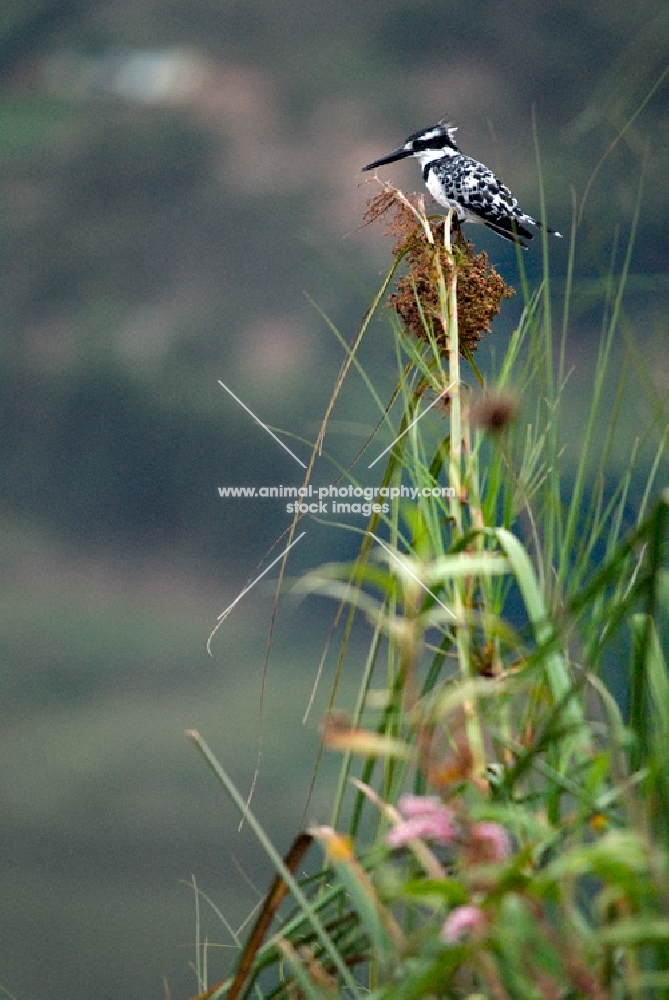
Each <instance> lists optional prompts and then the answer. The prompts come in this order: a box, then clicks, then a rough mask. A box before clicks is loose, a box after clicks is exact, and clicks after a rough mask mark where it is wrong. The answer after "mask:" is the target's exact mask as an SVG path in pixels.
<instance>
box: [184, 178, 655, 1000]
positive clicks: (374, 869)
mask: <svg viewBox="0 0 669 1000" xmlns="http://www.w3.org/2000/svg"><path fill="white" fill-rule="evenodd" d="M370 211H371V214H372V215H373V216H377V215H378V214H380V213H385V212H390V213H394V220H393V221H392V223H391V226H390V231H391V232H392V233H393V234H394V236H395V237H396V238H397V237H398V236H399V238H398V239H397V243H396V247H395V252H396V257H395V260H394V263H393V266H392V268H391V270H390V271H389V273H388V276H387V278H386V280H385V281H384V283H383V286H382V291H383V292H384V293H385V291H386V290H387V289H388V286H389V284H390V283H391V281H392V280H393V279H396V280H397V291H396V293H395V294H393V295H392V296H391V298H390V304H391V305H392V306H393V307H394V311H395V313H396V318H395V319H394V320H392V321H391V322H392V326H393V329H394V332H395V336H396V341H397V354H398V372H399V382H398V385H397V390H396V393H395V400H396V403H397V407H399V419H398V418H397V416H395V418H394V419H393V416H394V412H395V411H394V409H393V408H390V409H388V410H386V409H385V408H384V407H383V406H382V407H381V414H380V415H381V420H382V423H383V424H387V425H388V428H389V431H390V434H391V435H392V438H393V439H394V441H395V443H394V445H393V447H392V450H391V457H390V459H389V460H388V462H387V466H386V469H385V474H384V476H383V487H384V488H388V489H390V488H392V487H399V486H400V485H402V484H403V485H408V486H410V487H415V488H417V489H418V490H419V493H418V497H417V499H416V501H415V502H414V503H411V504H409V503H405V504H397V503H396V504H391V505H389V507H388V508H387V509H386V510H378V511H377V512H375V513H374V514H373V515H372V516H371V519H370V521H369V524H368V526H367V529H366V531H363V532H361V535H362V538H361V544H360V551H359V555H358V558H357V559H356V561H355V563H353V564H326V565H324V566H322V567H320V568H319V569H317V570H314V571H313V572H311V573H310V574H308V575H307V576H306V577H305V579H304V580H303V582H302V584H301V585H300V589H301V590H302V591H304V592H308V593H313V592H318V593H320V594H323V595H326V596H329V597H331V598H333V599H334V600H336V601H337V602H338V605H339V608H338V611H337V618H339V617H341V616H342V615H344V616H345V617H346V619H347V625H346V629H345V633H344V639H343V642H342V646H341V650H340V655H339V671H341V672H342V673H343V672H344V671H345V670H347V669H348V670H352V669H353V670H357V672H358V673H359V675H360V687H359V691H358V695H357V699H356V706H355V709H354V711H353V712H352V713H351V714H349V715H347V716H345V717H343V716H342V715H341V713H339V712H338V711H337V709H336V696H335V693H334V692H333V697H332V702H331V706H330V711H329V714H328V719H327V721H326V724H325V728H324V734H323V745H324V748H325V749H326V750H329V751H335V752H338V753H340V754H342V755H343V764H342V770H341V774H340V780H339V784H338V788H337V791H336V794H335V798H334V803H333V808H332V815H331V821H330V824H329V825H328V826H314V827H311V828H310V830H309V834H308V836H307V838H306V839H305V836H304V835H302V837H301V838H299V839H298V840H297V841H296V842H295V844H294V845H293V849H292V851H291V852H290V853H289V854H288V855H287V857H286V858H285V859H284V860H282V859H281V857H280V856H279V854H278V853H277V852H276V850H275V848H274V847H273V846H272V843H271V838H270V837H269V835H268V834H267V832H266V831H265V830H263V828H262V826H261V825H260V824H258V822H257V820H256V819H255V817H254V815H253V813H252V811H251V810H250V809H249V806H248V803H247V802H245V800H244V798H243V797H242V796H240V794H239V793H238V791H237V790H236V788H235V785H234V782H233V781H232V780H231V778H230V776H229V774H228V773H227V770H226V769H225V768H224V767H223V766H222V765H221V763H220V762H219V761H218V760H217V758H216V756H215V755H214V754H213V752H212V751H211V749H210V748H209V746H208V745H207V743H206V742H205V740H204V739H203V737H202V736H201V735H200V734H199V733H197V732H191V733H190V734H189V735H190V737H191V739H192V740H193V741H194V742H195V743H196V745H197V746H198V747H199V749H200V750H201V752H202V754H203V755H204V757H205V759H206V760H207V762H208V763H209V765H210V766H211V768H212V769H213V771H214V773H215V775H216V776H217V778H218V780H219V781H220V783H221V784H222V786H223V788H224V789H225V791H226V792H227V794H228V795H229V796H230V798H231V799H232V801H233V802H234V804H235V806H236V808H237V809H238V810H239V812H240V813H241V814H242V815H243V816H244V817H245V821H246V822H247V823H248V824H249V825H250V827H251V829H252V830H253V832H254V834H255V835H256V836H257V838H258V840H259V841H260V843H261V844H262V846H263V848H264V849H265V850H266V852H267V853H268V856H269V857H270V859H271V860H272V862H273V864H274V866H275V868H276V871H277V879H276V881H275V884H274V886H273V888H272V890H271V892H270V894H269V896H268V897H267V899H266V901H265V906H264V908H263V910H262V912H261V913H260V916H259V917H258V918H257V920H256V922H255V924H254V926H253V928H252V930H251V932H250V934H249V935H248V939H247V942H246V945H245V947H244V948H243V949H242V950H241V954H240V958H239V961H238V962H237V964H236V967H235V968H234V969H233V972H232V974H231V977H230V978H229V979H228V980H227V981H223V982H219V983H217V984H215V985H214V986H211V985H210V983H209V981H208V979H209V976H208V971H207V955H208V947H209V946H208V944H207V943H206V942H203V941H202V939H201V937H200V936H198V939H197V940H198V942H199V943H198V945H197V947H196V955H197V961H196V974H197V979H198V983H197V986H198V996H199V1000H203V998H205V997H206V998H207V1000H216V998H218V997H224V996H226V997H228V998H229V1000H238V998H240V997H241V998H246V997H250V996H252V995H256V996H258V995H259V996H266V997H275V998H276V997H279V996H290V995H291V994H292V993H293V992H294V991H296V990H297V991H299V992H300V993H301V994H302V995H304V996H307V997H309V998H310V1000H323V998H326V997H332V996H335V995H341V993H342V991H346V992H347V993H348V994H349V995H350V996H354V997H358V996H359V997H365V996H369V995H370V994H371V995H372V996H373V997H377V998H383V1000H407V998H410V1000H419V998H422V997H425V996H440V997H449V998H451V997H452V998H457V997H470V998H473V997H476V998H483V997H489V998H494V1000H506V998H508V1000H512V998H513V1000H516V998H520V997H522V998H523V1000H534V998H536V1000H553V998H557V997H564V998H566V997H569V998H574V1000H576V998H586V997H593V998H597V1000H604V998H607V1000H623V998H630V1000H632V998H634V1000H642V998H643V1000H646V998H650V997H663V996H668V995H669V920H668V919H667V912H668V911H669V867H668V863H669V824H667V806H668V805H669V778H668V776H667V769H666V764H665V756H666V746H667V742H666V741H667V733H668V731H669V699H668V693H669V673H668V670H667V662H666V648H665V649H663V642H664V641H665V640H666V635H667V629H666V626H667V622H668V617H669V600H668V591H667V586H666V584H667V569H668V566H667V558H666V556H667V553H666V544H667V539H668V537H669V494H668V493H667V491H666V490H664V491H662V490H660V489H658V472H659V470H660V468H661V467H663V458H664V450H665V447H666V444H667V441H666V435H667V419H666V412H665V411H664V410H663V408H662V406H661V405H660V402H659V401H658V400H656V399H654V398H653V399H652V400H651V406H650V409H651V413H652V419H651V420H650V422H649V426H648V429H647V436H646V442H645V443H647V444H649V445H650V447H651V450H652V456H653V457H652V461H651V463H650V470H649V471H648V472H647V473H646V474H645V477H644V482H643V487H642V489H641V492H640V494H637V495H640V499H639V500H638V502H636V503H635V504H634V508H633V510H632V505H631V504H630V494H631V486H632V482H633V480H634V477H635V476H636V475H638V471H637V470H638V465H637V459H638V448H637V447H635V448H634V449H633V451H632V453H631V454H630V456H629V459H628V463H627V466H626V469H625V473H624V475H622V476H621V477H620V478H619V480H618V481H617V483H615V484H614V485H611V483H610V478H609V475H608V471H609V461H610V458H611V454H612V442H613V441H614V439H615V436H616V433H617V429H618V423H619V421H621V420H622V419H624V409H623V407H622V404H621V400H622V399H623V398H624V391H625V380H626V375H627V371H626V366H624V365H623V367H622V368H621V369H620V371H619V373H618V385H619V392H618V394H617V395H616V397H615V400H614V404H613V406H612V407H611V408H608V409H606V410H605V408H604V394H603V386H604V385H605V384H606V382H607V374H608V367H609V365H610V364H611V359H612V357H613V345H614V343H615V342H616V340H617V339H618V338H619V337H620V319H621V309H620V304H621V301H622V295H623V291H624V288H625V282H626V277H627V273H628V269H629V262H630V259H631V254H632V247H633V243H634V236H635V227H634V225H633V226H632V229H631V232H630V234H629V241H628V245H627V247H626V249H625V251H624V255H623V261H622V264H621V265H620V269H619V271H616V270H615V262H612V268H611V274H610V278H609V282H608V294H607V296H606V298H605V300H604V301H603V303H602V338H601V343H600V350H599V356H598V359H597V363H596V366H595V369H594V371H593V377H592V391H591V397H590V407H589V412H588V416H587V419H586V420H585V421H584V425H583V428H582V434H581V437H580V441H579V453H578V460H577V463H576V471H575V475H574V476H573V477H572V476H569V478H568V479H566V478H565V476H564V473H563V471H562V468H561V454H562V449H563V431H562V427H561V417H562V413H563V410H564V398H563V390H564V384H565V379H566V372H565V370H564V355H565V344H564V338H565V336H566V333H567V330H568V329H569V325H570V315H569V310H570V295H569V289H570V286H571V278H572V269H571V268H572V265H573V260H574V246H575V243H574V241H572V245H571V250H570V262H571V263H570V270H569V272H568V274H567V289H568V294H567V295H565V298H564V311H563V315H562V317H561V328H562V334H561V336H560V337H558V340H557V343H556V342H555V340H554V326H555V321H554V316H553V308H552V298H551V275H550V268H549V259H548V246H547V239H546V238H544V248H543V249H544V274H543V281H542V283H541V284H540V286H539V288H538V290H537V291H535V292H530V290H529V287H528V284H527V283H526V281H525V279H524V278H523V280H522V286H523V290H524V294H525V307H524V310H523V313H522V316H521V319H520V322H519V323H518V326H517V327H516V330H515V331H514V334H513V337H512V338H511V342H510V344H509V347H508V350H507V352H506V354H505V356H504V357H503V359H502V362H501V364H500V366H499V370H498V371H497V372H496V374H495V377H494V379H493V380H491V381H490V382H489V383H487V384H486V381H485V379H484V378H483V377H482V376H481V375H480V373H479V371H478V368H477V366H476V364H475V357H474V354H473V352H474V350H475V349H476V337H474V336H473V335H472V333H471V331H472V330H474V329H475V328H476V326H477V324H479V325H480V326H479V328H480V329H485V324H486V323H487V322H488V321H489V319H490V317H492V316H494V314H495V312H496V311H497V308H498V306H499V304H500V302H501V299H502V298H503V297H505V296H507V295H508V294H509V293H508V289H506V288H505V286H504V283H503V282H500V279H499V276H498V275H497V274H496V273H495V272H494V270H493V269H491V268H490V267H489V265H488V263H487V260H486V259H485V257H475V256H474V254H473V250H472V246H471V244H469V243H468V242H467V241H466V240H464V239H463V238H462V237H458V238H457V239H456V240H455V241H454V242H453V243H451V238H450V218H449V219H446V220H443V219H441V218H436V219H435V218H429V217H428V216H427V215H426V214H425V211H424V208H423V207H422V203H421V200H420V199H416V198H414V199H412V200H408V199H406V197H405V196H404V195H402V194H401V192H397V191H395V190H394V189H391V188H388V187H386V188H384V190H383V192H382V195H381V196H380V197H379V198H378V199H376V200H375V201H374V202H373V203H372V206H371V209H370ZM519 253H520V252H519ZM403 259H405V260H406V261H407V262H408V270H407V273H406V275H405V276H400V277H399V278H398V277H397V270H398V267H399V266H400V264H401V263H402V261H403ZM522 275H523V272H522V262H521V276H522ZM382 301H383V296H377V297H376V298H375V300H374V304H373V306H372V309H371V310H370V312H369V313H368V315H367V317H366V319H365V324H364V325H363V328H362V330H361V332H360V334H359V336H358V338H357V340H356V342H355V344H354V346H353V348H352V350H351V353H350V355H349V358H348V360H347V365H346V367H347V368H348V367H349V366H353V365H356V364H358V362H357V358H356V351H357V350H358V348H359V344H360V340H361V338H362V337H363V336H364V334H365V332H366V330H367V329H368V327H369V323H370V321H371V319H372V316H373V314H374V312H375V311H376V310H378V309H379V308H380V307H381V303H382ZM482 303H487V310H488V311H487V313H485V314H484V312H482ZM482 316H483V318H482ZM485 316H488V319H486V318H485ZM397 317H401V321H398V318H397ZM558 328H559V327H558ZM463 330H469V331H470V334H469V336H468V337H467V339H466V340H465V339H463V338H462V336H461V331H463ZM460 355H464V357H465V358H466V359H467V361H464V360H463V358H462V357H461V356H460ZM467 362H468V363H469V370H470V371H471V372H472V373H473V375H474V379H473V383H472V382H469V381H468V378H467V376H466V375H465V370H466V367H465V366H466V365H467ZM368 385H369V388H370V390H371V391H372V392H373V391H374V389H373V380H372V379H368ZM430 395H432V396H433V397H436V398H440V403H441V406H442V408H443V409H444V410H445V411H446V413H447V415H448V420H449V424H448V428H449V429H448V433H447V434H446V436H444V435H443V430H441V433H439V432H437V435H436V440H435V430H434V427H433V428H432V430H431V431H429V430H426V424H427V421H422V420H421V421H420V422H419V421H418V419H417V417H418V414H419V410H421V409H424V408H425V405H426V400H427V399H429V397H430ZM397 407H396V408H397ZM604 413H606V418H605V417H604ZM605 419H606V427H605V433H604V435H603V436H600V435H599V434H598V431H599V429H601V425H602V423H603V422H604V420H605ZM440 427H443V423H442V424H440ZM308 475H309V473H308ZM349 475H351V476H352V475H353V472H352V471H350V470H345V472H344V473H343V477H342V478H344V477H348V476H349ZM352 481H355V482H356V485H359V484H358V482H357V480H352ZM446 484H447V485H449V486H452V487H453V488H454V490H453V495H452V496H450V497H448V498H443V499H442V498H435V497H434V496H430V497H429V498H427V497H425V495H424V491H426V490H427V492H431V491H432V490H434V489H435V488H438V487H443V486H444V485H446ZM637 485H638V484H637ZM586 493H587V495H586ZM384 539H385V540H384ZM359 616H362V617H364V618H366V619H367V621H368V623H369V625H370V626H371V630H372V635H371V639H370V643H369V647H368V651H367V653H366V655H362V656H361V655H360V653H359V651H358V650H354V649H352V648H349V645H348V638H347V637H348V636H349V635H350V634H351V630H352V628H353V624H354V620H356V619H357V618H358V617H359ZM665 644H666V643H665ZM615 684H618V685H622V686H623V687H624V689H625V690H624V700H626V701H627V704H628V708H627V709H621V707H620V705H619V704H618V703H617V701H616V699H615V697H614V696H613V694H612V685H613V686H615ZM310 838H313V839H315V840H317V841H318V842H320V844H321V846H322V848H323V850H324V854H325V862H326V864H325V867H324V868H323V870H322V871H318V872H315V873H312V874H310V875H309V876H308V877H307V878H305V879H300V878H299V877H298V869H300V868H301V867H302V857H303V855H304V852H305V851H306V849H307V847H308V844H309V842H310ZM287 893H289V894H290V895H291V896H292V900H293V906H292V907H291V908H289V909H288V910H286V911H285V912H283V913H282V916H281V919H280V921H279V923H278V925H273V924H272V921H273V919H274V917H275V915H276V912H277V910H278V909H279V907H280V904H281V902H282V899H283V896H284V895H285V894H287ZM196 894H197V893H196ZM209 902H210V901H209ZM201 905H202V904H201ZM219 905H220V902H219ZM223 909H224V907H223ZM270 927H272V933H271V935H270V936H269V939H268V940H266V937H267V935H268V933H269V929H270ZM236 943H237V945H238V947H240V948H241V943H240V942H239V940H238V939H237V941H236Z"/></svg>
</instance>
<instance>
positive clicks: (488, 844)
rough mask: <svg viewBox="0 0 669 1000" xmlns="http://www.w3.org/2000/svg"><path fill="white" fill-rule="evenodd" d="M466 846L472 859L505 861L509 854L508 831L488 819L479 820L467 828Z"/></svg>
mask: <svg viewBox="0 0 669 1000" xmlns="http://www.w3.org/2000/svg"><path fill="white" fill-rule="evenodd" d="M468 847H469V851H468V853H469V855H470V857H471V858H472V860H473V861H484V862H485V861H493V862H494V861H506V859H507V858H508V857H509V856H510V854H511V840H510V839H509V835H508V833H507V832H506V830H505V829H504V827H503V826H500V825H499V823H493V822H491V821H490V820H481V821H480V822H479V823H474V824H473V825H472V826H471V827H470V828H469V845H468Z"/></svg>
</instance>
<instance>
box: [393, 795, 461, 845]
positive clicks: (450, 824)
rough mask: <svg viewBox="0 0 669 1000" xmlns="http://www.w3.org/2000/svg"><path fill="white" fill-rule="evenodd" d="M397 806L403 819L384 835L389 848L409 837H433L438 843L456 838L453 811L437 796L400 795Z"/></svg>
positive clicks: (422, 838) (426, 838) (415, 838)
mask: <svg viewBox="0 0 669 1000" xmlns="http://www.w3.org/2000/svg"><path fill="white" fill-rule="evenodd" d="M398 808H399V812H400V815H401V816H402V821H401V822H400V823H398V824H397V825H396V826H394V827H393V828H392V830H389V831H388V833H387V834H386V843H387V844H388V846H389V847H404V846H405V845H406V844H408V843H409V842H410V841H411V840H434V841H436V842H437V843H439V844H447V843H450V842H451V841H453V840H455V837H456V833H457V831H456V828H455V822H454V813H453V810H452V809H448V808H447V807H446V806H445V805H444V804H443V802H441V801H440V800H439V799H438V798H436V796H429V795H403V796H402V798H401V799H400V800H399V803H398Z"/></svg>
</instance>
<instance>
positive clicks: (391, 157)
mask: <svg viewBox="0 0 669 1000" xmlns="http://www.w3.org/2000/svg"><path fill="white" fill-rule="evenodd" d="M406 156H411V150H410V149H407V148H406V146H400V148H399V149H396V150H395V151H394V152H393V153H388V155H387V156H382V157H381V159H380V160H374V161H373V163H368V164H367V166H366V167H363V168H362V169H363V171H365V170H373V169H374V167H382V166H383V165H384V163H394V162H395V160H403V159H404V158H405V157H406Z"/></svg>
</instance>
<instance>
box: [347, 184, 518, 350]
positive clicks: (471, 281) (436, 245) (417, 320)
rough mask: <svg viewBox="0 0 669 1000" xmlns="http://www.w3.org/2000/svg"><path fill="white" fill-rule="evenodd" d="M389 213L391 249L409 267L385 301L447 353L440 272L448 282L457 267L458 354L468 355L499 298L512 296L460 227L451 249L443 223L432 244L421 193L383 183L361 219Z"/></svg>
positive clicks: (494, 313)
mask: <svg viewBox="0 0 669 1000" xmlns="http://www.w3.org/2000/svg"><path fill="white" fill-rule="evenodd" d="M388 212H390V213H392V215H391V218H390V221H389V223H388V227H387V230H386V231H387V234H388V235H389V236H395V237H396V242H395V245H394V247H393V253H394V254H395V255H396V256H397V255H400V256H402V257H406V259H407V262H408V265H409V270H408V272H407V274H406V275H404V276H402V277H400V278H398V280H397V291H396V293H394V294H393V295H391V296H390V298H389V300H388V304H389V305H390V306H391V307H392V308H393V309H395V311H396V312H397V314H398V316H399V317H400V318H401V319H402V322H403V323H404V325H405V326H406V327H407V329H408V330H410V331H411V333H413V335H414V336H415V337H417V338H420V339H421V340H428V341H429V340H430V338H431V337H432V338H433V339H434V341H435V342H436V344H437V345H438V347H439V349H440V351H442V352H443V353H447V352H448V333H447V330H446V329H444V324H443V322H442V319H441V313H442V310H441V301H440V294H439V270H440V267H441V272H442V273H443V276H444V280H445V281H446V284H447V285H448V283H449V282H450V280H451V278H452V275H453V268H454V267H455V269H456V273H457V306H458V336H459V342H460V353H461V354H462V355H464V356H465V357H466V356H467V354H468V353H470V352H473V351H475V350H476V348H477V346H478V342H479V340H481V338H482V337H483V334H484V333H490V324H491V322H492V320H493V319H494V318H495V316H497V314H498V313H499V311H500V303H501V301H502V299H507V298H510V297H511V296H512V295H515V292H514V290H513V288H511V287H510V286H509V285H507V284H506V282H505V281H504V279H503V278H502V277H501V276H500V275H499V274H498V273H497V271H496V270H495V268H494V267H493V266H492V265H491V264H490V263H489V262H488V255H487V254H486V253H479V254H474V252H473V251H474V245H473V244H472V243H471V242H470V241H469V240H467V239H465V238H464V236H463V235H462V233H461V232H460V229H459V226H458V228H457V231H456V233H454V239H453V251H452V253H449V252H448V250H447V249H446V247H445V246H444V240H443V227H442V226H435V229H434V242H433V243H432V242H430V240H429V239H428V237H427V234H426V232H425V228H424V226H423V225H422V223H421V221H420V217H421V215H422V214H423V213H424V208H423V199H422V198H421V197H420V196H419V195H409V196H408V197H407V196H405V195H403V194H401V193H400V192H399V191H397V190H396V189H395V188H392V187H390V186H384V188H383V189H382V190H381V191H380V192H379V194H377V195H375V196H374V197H373V198H372V199H371V200H370V201H369V203H368V207H367V212H366V213H365V222H367V223H369V222H373V221H375V220H376V219H378V218H380V217H381V216H383V215H385V214H386V213H388Z"/></svg>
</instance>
